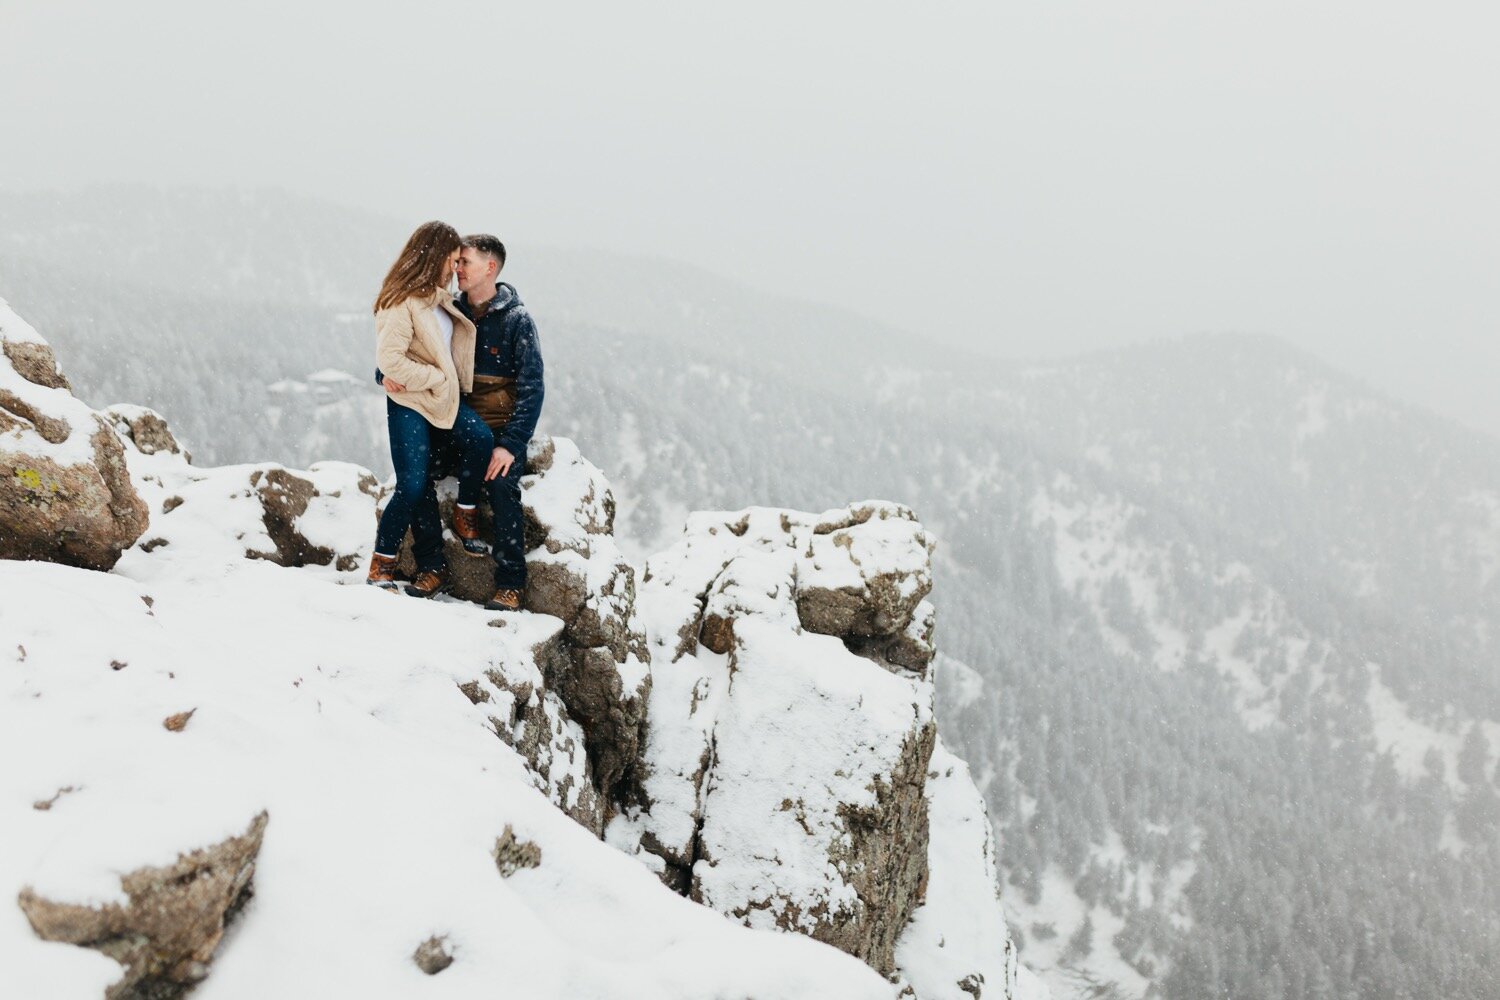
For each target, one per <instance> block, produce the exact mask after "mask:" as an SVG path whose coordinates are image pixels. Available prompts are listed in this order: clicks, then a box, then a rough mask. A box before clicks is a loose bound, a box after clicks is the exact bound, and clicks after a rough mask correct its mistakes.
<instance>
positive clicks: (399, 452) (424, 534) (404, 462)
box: [375, 399, 495, 572]
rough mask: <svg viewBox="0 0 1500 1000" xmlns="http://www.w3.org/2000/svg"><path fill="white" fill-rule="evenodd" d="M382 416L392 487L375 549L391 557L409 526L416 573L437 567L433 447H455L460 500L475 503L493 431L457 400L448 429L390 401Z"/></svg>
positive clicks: (439, 531)
mask: <svg viewBox="0 0 1500 1000" xmlns="http://www.w3.org/2000/svg"><path fill="white" fill-rule="evenodd" d="M385 418H386V430H387V432H388V434H389V435H390V441H391V464H392V465H393V466H394V467H395V470H396V491H395V492H394V493H392V494H391V498H390V500H388V501H387V502H386V505H385V511H384V512H383V513H382V514H381V515H380V526H379V528H377V529H376V532H375V551H376V552H379V553H382V554H384V555H395V554H396V553H397V552H398V551H399V550H400V548H401V542H402V540H403V539H405V538H406V531H407V529H408V528H410V529H411V533H412V555H413V556H415V557H416V563H417V571H418V572H421V571H422V570H428V569H433V570H435V569H441V568H442V567H443V566H444V565H445V563H446V562H447V560H446V559H444V557H443V522H442V520H441V518H440V517H439V516H438V505H437V491H436V490H435V489H434V488H433V483H432V477H431V475H430V474H429V473H430V471H431V469H432V462H433V453H434V450H435V449H437V448H441V447H446V446H450V445H451V446H452V447H453V448H454V449H455V450H456V451H457V454H458V461H459V469H458V484H459V485H458V497H459V502H460V503H462V504H465V505H468V504H474V503H477V502H478V501H479V498H480V497H481V496H483V495H484V486H485V484H484V470H485V468H486V466H488V465H489V460H490V453H491V452H492V451H494V447H495V445H494V440H495V438H494V435H493V434H492V433H491V431H490V429H489V426H488V425H487V424H485V422H484V420H483V419H482V418H481V417H480V416H479V414H477V413H475V412H474V410H473V408H471V407H469V406H468V405H466V404H463V403H460V404H459V407H458V417H457V419H456V420H455V422H454V425H453V429H452V430H443V429H440V428H437V427H433V426H432V425H431V424H429V423H428V422H427V418H426V417H424V416H422V415H421V414H420V413H418V412H417V411H416V410H413V409H411V408H410V407H407V406H402V405H401V404H400V403H397V402H396V401H395V400H393V399H387V400H386V401H385Z"/></svg>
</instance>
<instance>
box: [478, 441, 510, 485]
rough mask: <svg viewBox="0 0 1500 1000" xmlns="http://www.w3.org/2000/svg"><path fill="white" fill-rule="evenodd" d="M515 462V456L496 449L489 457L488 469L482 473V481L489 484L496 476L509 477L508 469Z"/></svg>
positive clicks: (502, 449)
mask: <svg viewBox="0 0 1500 1000" xmlns="http://www.w3.org/2000/svg"><path fill="white" fill-rule="evenodd" d="M515 460H516V456H514V455H512V454H511V453H510V452H509V451H507V450H505V449H504V448H496V449H495V452H494V454H492V455H491V456H490V467H489V468H488V469H486V470H485V471H484V481H485V482H489V481H490V480H491V479H494V478H495V477H496V476H508V475H510V467H511V465H512V463H514V462H515Z"/></svg>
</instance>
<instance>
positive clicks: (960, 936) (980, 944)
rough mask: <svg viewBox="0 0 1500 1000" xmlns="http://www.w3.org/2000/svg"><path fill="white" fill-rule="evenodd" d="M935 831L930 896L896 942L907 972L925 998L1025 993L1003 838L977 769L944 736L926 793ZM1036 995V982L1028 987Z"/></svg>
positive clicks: (961, 999)
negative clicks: (975, 776)
mask: <svg viewBox="0 0 1500 1000" xmlns="http://www.w3.org/2000/svg"><path fill="white" fill-rule="evenodd" d="M924 794H925V796H926V798H927V803H928V823H929V826H930V827H931V830H932V834H931V838H930V841H929V843H928V870H929V871H930V873H931V874H930V877H929V879H928V885H927V897H926V899H925V900H924V902H923V904H922V905H921V906H920V907H918V908H917V910H916V912H914V913H913V914H912V919H911V922H910V923H909V924H907V926H906V927H905V928H904V930H903V931H902V933H901V938H900V940H899V941H898V943H897V946H896V962H897V965H898V966H899V967H900V973H901V977H902V978H903V979H904V980H905V981H906V982H907V983H909V984H910V985H911V987H912V988H913V990H914V991H915V992H916V995H917V996H919V997H921V998H922V1000H970V998H990V1000H1000V998H1009V997H1011V996H1013V995H1016V994H1018V992H1021V991H1018V990H1017V980H1018V978H1020V977H1021V976H1024V975H1026V974H1025V973H1024V972H1023V971H1022V970H1020V969H1019V967H1018V963H1017V956H1016V949H1015V948H1014V946H1013V945H1012V943H1011V940H1010V932H1009V930H1008V929H1007V928H1006V925H1005V911H1004V909H1003V907H1002V906H1001V904H1000V894H999V888H998V885H999V883H998V875H997V871H996V866H995V839H994V836H993V834H992V833H991V831H990V820H989V816H988V815H987V814H986V812H985V809H984V799H983V797H982V796H981V795H980V794H979V789H977V788H976V787H974V782H973V780H972V779H971V778H970V777H969V768H968V765H966V764H965V763H964V762H963V761H962V760H960V759H959V758H957V757H955V756H954V755H953V754H951V753H949V752H948V750H947V749H946V748H945V747H944V746H943V745H942V741H941V740H939V741H938V745H937V747H936V749H935V750H934V751H933V754H932V761H931V763H930V764H929V770H928V774H927V786H926V789H925V792H924ZM1025 992H1026V993H1027V994H1029V995H1035V993H1036V992H1037V991H1036V990H1035V989H1034V988H1029V989H1027V990H1025Z"/></svg>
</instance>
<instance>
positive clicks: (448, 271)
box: [438, 250, 459, 288]
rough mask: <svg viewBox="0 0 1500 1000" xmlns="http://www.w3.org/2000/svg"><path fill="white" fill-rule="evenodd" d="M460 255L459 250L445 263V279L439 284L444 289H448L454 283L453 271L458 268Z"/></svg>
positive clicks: (449, 256)
mask: <svg viewBox="0 0 1500 1000" xmlns="http://www.w3.org/2000/svg"><path fill="white" fill-rule="evenodd" d="M458 254H459V251H458V250H455V251H453V252H452V253H450V254H449V255H448V259H447V260H446V261H444V262H443V278H442V280H441V281H439V282H438V284H440V285H442V286H443V287H444V288H447V287H448V285H449V283H450V282H452V281H453V269H454V268H456V267H458Z"/></svg>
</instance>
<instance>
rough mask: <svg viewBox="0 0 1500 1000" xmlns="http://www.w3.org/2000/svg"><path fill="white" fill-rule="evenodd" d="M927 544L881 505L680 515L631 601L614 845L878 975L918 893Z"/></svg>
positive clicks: (923, 842) (897, 510)
mask: <svg viewBox="0 0 1500 1000" xmlns="http://www.w3.org/2000/svg"><path fill="white" fill-rule="evenodd" d="M931 548H932V541H931V539H930V537H929V536H928V535H927V533H926V532H925V531H924V530H923V529H922V527H921V525H920V524H918V523H917V521H916V519H915V517H914V516H913V515H912V514H911V512H910V511H909V510H907V509H906V508H903V507H899V506H897V505H894V504H882V503H867V504H858V505H854V506H851V507H849V508H847V509H844V510H836V511H830V512H828V513H826V514H823V515H811V514H804V513H800V512H795V511H782V510H770V509H765V508H752V509H750V510H746V511H740V512H736V513H731V514H708V513H705V514H696V515H693V517H692V518H690V519H689V522H688V524H687V527H686V528H685V529H684V537H683V539H682V540H681V541H679V542H678V543H677V545H675V546H673V547H672V548H671V549H669V550H668V551H667V552H665V553H662V554H661V555H659V556H657V557H655V558H653V559H652V560H651V561H650V563H649V566H648V571H647V578H646V582H645V584H644V586H643V589H642V602H641V603H642V606H643V608H644V609H645V614H646V616H647V619H648V621H649V623H650V626H651V635H652V642H653V649H654V650H655V651H656V653H657V662H656V665H655V668H654V672H655V688H654V692H653V695H652V700H651V729H650V736H649V739H648V743H647V753H646V761H647V768H648V777H647V780H646V783H645V793H646V795H645V804H644V806H643V808H640V809H637V810H632V811H629V812H627V814H626V815H625V816H623V817H621V819H620V820H618V821H617V822H616V824H615V825H614V826H613V827H612V828H611V830H610V831H609V836H610V839H611V840H612V842H615V843H616V844H617V845H619V846H621V847H623V848H624V849H626V850H635V851H638V852H639V853H640V854H641V856H642V857H643V859H644V860H646V861H647V862H648V864H651V865H652V867H654V868H655V869H656V870H657V871H658V873H659V874H661V876H662V877H663V879H664V881H666V882H667V883H668V884H669V885H672V886H673V887H674V888H677V889H678V890H679V891H685V892H687V893H688V894H690V895H691V896H692V897H693V898H694V899H698V900H700V901H702V902H704V903H706V904H707V905H710V906H712V907H714V908H715V909H718V910H720V911H721V912H723V913H725V914H728V915H730V916H733V917H735V918H737V919H739V920H742V921H743V922H745V923H746V924H748V925H750V926H753V927H767V928H772V927H774V928H779V929H783V930H796V931H800V932H802V933H805V934H808V935H809V936H811V937H814V938H816V939H818V940H821V941H826V942H828V943H830V944H833V945H835V946H837V947H839V948H841V949H842V950H844V951H847V952H849V953H850V954H852V955H855V956H856V957H858V958H860V959H862V960H863V961H865V962H867V963H869V964H870V965H872V966H874V967H875V968H876V969H878V970H880V971H881V972H883V973H886V974H894V973H895V971H896V964H895V958H894V952H895V946H896V942H897V940H898V938H899V936H900V934H901V931H902V929H903V927H905V925H906V922H907V919H908V917H909V916H910V915H911V913H912V912H913V911H914V910H915V909H916V907H917V906H918V905H919V904H920V902H921V900H922V898H923V894H924V892H925V887H926V881H927V841H928V819H927V801H926V798H925V797H924V794H923V790H924V785H925V776H926V772H927V767H928V762H929V759H930V757H931V755H932V750H933V741H934V738H935V732H936V729H935V725H934V722H933V712H932V700H933V693H932V686H931V684H930V683H929V681H928V680H927V679H926V676H925V672H924V671H925V667H926V664H927V662H928V661H929V660H930V658H931V654H930V652H928V651H927V650H930V632H931V616H930V614H927V613H926V610H928V609H926V608H924V598H925V596H926V594H927V592H928V591H929V590H930V588H931V569H930V563H929V558H930V552H931ZM919 609H923V610H922V613H920V614H919ZM913 636H915V638H913ZM923 642H926V643H927V646H926V647H923V646H922V643H923ZM896 647H899V652H898V654H897V655H896V656H895V657H892V656H890V655H889V652H890V650H891V649H893V648H896ZM924 653H925V657H924ZM908 663H910V664H912V665H914V666H915V667H916V668H917V669H915V670H911V669H908V668H907V666H906V664H908Z"/></svg>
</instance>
